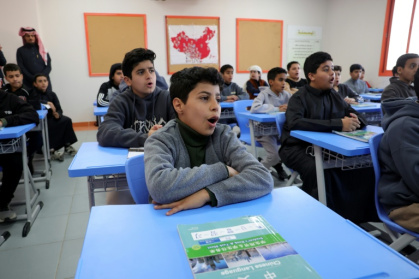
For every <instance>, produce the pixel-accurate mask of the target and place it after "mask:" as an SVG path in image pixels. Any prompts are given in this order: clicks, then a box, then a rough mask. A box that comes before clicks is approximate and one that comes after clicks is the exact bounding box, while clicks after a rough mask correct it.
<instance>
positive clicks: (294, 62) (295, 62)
mask: <svg viewBox="0 0 419 279" xmlns="http://www.w3.org/2000/svg"><path fill="white" fill-rule="evenodd" d="M292 64H298V65H300V62H298V61H291V62H290V63H288V64H287V71H289V70H290V69H291V66H292Z"/></svg>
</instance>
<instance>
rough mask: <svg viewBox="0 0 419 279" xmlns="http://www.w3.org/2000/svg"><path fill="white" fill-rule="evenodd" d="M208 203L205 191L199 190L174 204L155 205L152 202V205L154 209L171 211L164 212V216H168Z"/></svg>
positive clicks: (208, 197)
mask: <svg viewBox="0 0 419 279" xmlns="http://www.w3.org/2000/svg"><path fill="white" fill-rule="evenodd" d="M209 201H210V196H209V194H208V192H207V190H205V189H201V190H199V191H198V192H196V193H193V194H192V195H190V196H188V197H186V198H184V199H181V200H179V201H176V202H172V203H169V204H157V203H156V202H155V201H153V204H155V205H154V209H167V208H171V210H169V211H168V212H166V215H167V216H170V215H173V214H175V213H177V212H179V211H182V210H188V209H193V208H199V207H202V206H203V205H204V204H206V203H207V202H209Z"/></svg>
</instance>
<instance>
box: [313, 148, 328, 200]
mask: <svg viewBox="0 0 419 279" xmlns="http://www.w3.org/2000/svg"><path fill="white" fill-rule="evenodd" d="M313 149H314V159H315V162H316V175H317V191H318V194H319V201H320V202H321V203H322V204H324V205H326V206H327V200H326V186H325V183H324V168H323V154H322V153H323V152H322V148H321V147H320V146H317V145H314V144H313Z"/></svg>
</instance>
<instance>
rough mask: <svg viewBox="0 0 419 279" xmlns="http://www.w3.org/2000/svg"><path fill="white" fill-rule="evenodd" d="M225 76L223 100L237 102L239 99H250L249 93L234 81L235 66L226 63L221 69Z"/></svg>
mask: <svg viewBox="0 0 419 279" xmlns="http://www.w3.org/2000/svg"><path fill="white" fill-rule="evenodd" d="M220 73H221V75H222V76H223V79H224V83H223V86H222V91H221V96H220V97H221V102H235V101H238V100H248V99H249V94H247V92H245V91H244V90H243V89H242V88H241V87H240V86H238V85H237V84H236V83H235V82H233V75H234V68H233V66H231V65H229V64H226V65H223V66H222V67H221V69H220Z"/></svg>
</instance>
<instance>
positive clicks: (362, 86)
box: [344, 64, 368, 95]
mask: <svg viewBox="0 0 419 279" xmlns="http://www.w3.org/2000/svg"><path fill="white" fill-rule="evenodd" d="M362 69H363V68H362V66H361V65H360V64H352V65H351V67H350V68H349V71H350V73H351V78H350V79H348V80H347V81H345V83H344V84H346V85H347V86H348V87H349V88H350V89H352V91H354V92H355V93H357V94H358V95H359V94H364V93H368V86H367V84H366V83H365V81H363V80H361V79H360V77H361V74H362Z"/></svg>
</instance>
